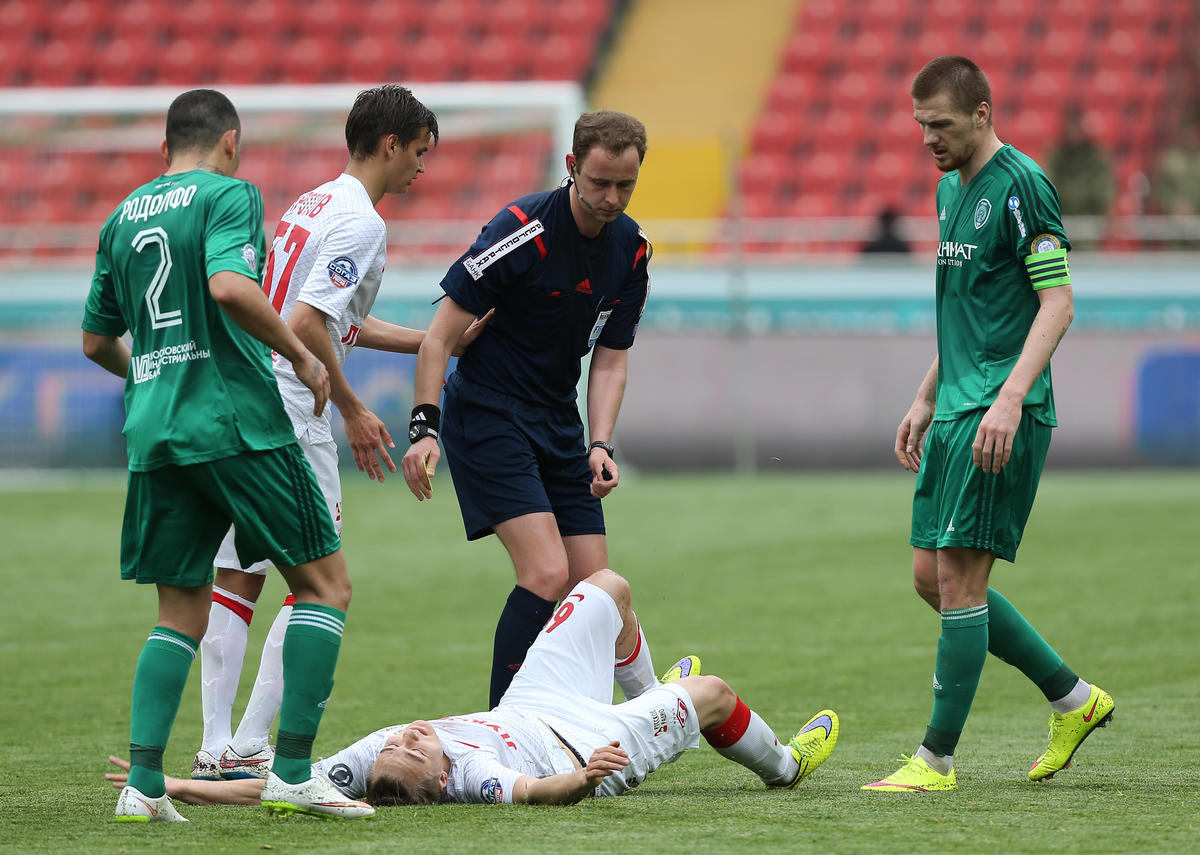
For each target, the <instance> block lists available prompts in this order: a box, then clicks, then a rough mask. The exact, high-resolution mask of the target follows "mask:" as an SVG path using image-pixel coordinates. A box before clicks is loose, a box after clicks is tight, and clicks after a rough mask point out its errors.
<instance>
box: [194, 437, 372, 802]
mask: <svg viewBox="0 0 1200 855" xmlns="http://www.w3.org/2000/svg"><path fill="white" fill-rule="evenodd" d="M210 466H211V481H210V485H209V490H210V493H211V495H213V496H219V497H221V498H222V499H223V500H224V501H225V502H226V504H227V505H228V507H229V514H230V516H231V517H232V519H233V522H234V524H235V526H236V528H237V549H238V554H239V555H241V556H242V557H243V558H244V559H245V560H249V561H257V560H262V559H267V560H270V561H271V562H272V563H273V564H274V565H275V566H276V567H278V568H279V570H280V572H281V573H282V574H283V576H284V578H285V579H286V580H287V582H288V586H289V588H290V589H291V591H292V593H293V594H295V596H296V605H295V606H294V607H293V609H292V615H291V618H290V619H289V621H288V627H287V632H286V634H285V638H284V646H283V680H284V694H283V701H282V706H281V709H280V715H279V737H278V742H277V745H276V751H275V759H274V763H273V765H272V772H271V773H270V774H269V775H268V778H267V784H266V786H265V787H264V789H263V804H264V805H266V806H267V807H268V808H269V809H271V810H273V811H275V812H283V813H293V812H303V813H320V814H323V815H330V816H342V817H355V816H369V815H371V814H372V813H373V811H372V810H371V808H370V807H369V806H366V805H363V804H361V803H359V802H346V800H345V799H344V798H342V797H341V796H340V794H339V793H338V792H337V790H336V789H335V788H334V787H333V785H332V784H330V783H329V782H328V781H326V780H324V779H321V778H313V777H312V775H311V768H310V764H311V760H312V744H313V741H314V740H315V738H316V733H317V728H318V726H319V724H320V720H321V714H322V712H323V711H324V707H325V704H326V702H327V701H328V699H329V695H330V692H331V690H332V688H333V673H334V669H335V667H336V665H337V657H338V651H339V649H340V648H341V641H342V632H343V630H344V627H345V618H346V609H347V607H348V606H349V604H350V577H349V574H348V573H347V571H346V562H345V559H344V558H343V556H342V551H341V543H340V540H339V539H338V536H337V532H336V531H335V529H334V524H333V518H332V517H331V516H330V513H329V509H328V507H327V506H326V504H325V502H324V500H323V497H322V495H321V490H320V488H319V487H318V486H317V481H316V477H315V476H314V475H313V470H312V466H311V465H310V464H309V462H308V460H307V459H306V458H305V456H304V454H303V453H302V452H301V451H300V448H299V446H297V445H296V444H295V443H291V444H288V445H285V446H282V447H280V448H276V449H272V450H270V451H263V452H257V453H253V454H245V455H241V456H240V457H237V458H228V459H226V460H220V461H215V462H214V463H213V464H210Z"/></svg>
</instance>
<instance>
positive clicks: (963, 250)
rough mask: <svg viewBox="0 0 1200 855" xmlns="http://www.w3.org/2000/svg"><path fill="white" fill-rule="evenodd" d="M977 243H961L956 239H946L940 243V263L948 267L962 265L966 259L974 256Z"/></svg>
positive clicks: (977, 246)
mask: <svg viewBox="0 0 1200 855" xmlns="http://www.w3.org/2000/svg"><path fill="white" fill-rule="evenodd" d="M977 249H979V244H977V243H959V242H958V241H954V240H944V241H942V242H941V243H939V244H938V265H939V266H947V267H962V266H963V262H964V261H971V260H972V259H973V258H974V255H975V250H977Z"/></svg>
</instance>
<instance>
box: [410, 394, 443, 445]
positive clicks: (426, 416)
mask: <svg viewBox="0 0 1200 855" xmlns="http://www.w3.org/2000/svg"><path fill="white" fill-rule="evenodd" d="M441 428H442V411H441V408H440V407H438V405H437V404H419V405H417V406H415V407H413V411H412V418H411V419H410V420H409V422H408V441H409V442H410V443H412V442H416V441H417V440H418V439H421V438H422V437H426V436H431V437H433V438H434V439H437V438H438V432H439V431H440V430H441Z"/></svg>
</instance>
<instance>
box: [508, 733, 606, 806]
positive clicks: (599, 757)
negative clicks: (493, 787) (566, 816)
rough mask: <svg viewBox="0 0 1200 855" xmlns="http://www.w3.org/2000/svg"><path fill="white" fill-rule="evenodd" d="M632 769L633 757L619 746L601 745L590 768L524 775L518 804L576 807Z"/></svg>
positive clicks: (517, 792)
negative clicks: (610, 779) (605, 782)
mask: <svg viewBox="0 0 1200 855" xmlns="http://www.w3.org/2000/svg"><path fill="white" fill-rule="evenodd" d="M628 765H629V755H628V754H626V753H625V750H624V749H623V748H621V744H620V743H619V742H615V741H614V742H610V743H609V744H608V745H601V746H600V747H599V748H597V749H596V750H595V751H594V752H592V756H591V759H589V760H588V764H587V766H585V767H583V768H582V769H576V770H575V771H574V772H565V773H563V774H561V775H549V776H547V777H545V778H534V777H531V776H529V775H522V776H521V777H520V778H517V783H516V786H515V787H514V788H513V802H514V803H515V804H532V805H573V804H575V803H576V802H578V801H580V800H581V799H583V798H586V797H587V796H588V795H590V794H591V793H592V791H593V790H595V789H596V787H597V786H598V785H599V784H600V782H601V781H603V780H604V779H605V778H607V777H608V776H609V775H611V774H613V773H614V772H619V771H621V770H622V769H624V768H625V767H626V766H628Z"/></svg>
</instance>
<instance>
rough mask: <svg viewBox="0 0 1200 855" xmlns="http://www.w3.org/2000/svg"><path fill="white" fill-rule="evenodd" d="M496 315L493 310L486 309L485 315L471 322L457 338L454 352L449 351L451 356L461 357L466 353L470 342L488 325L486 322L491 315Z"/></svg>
mask: <svg viewBox="0 0 1200 855" xmlns="http://www.w3.org/2000/svg"><path fill="white" fill-rule="evenodd" d="M494 314H496V310H495V309H488V310H487V314H486V315H484V316H483V317H482V318H476V319H475V320H473V321H471V325H470V326H469V327H467V328H466V330H465V331H464V332H463V334H462V335H461V336H459V338H458V344H456V345H454V350H453V351H451V354H450V355H451V356H462V355H463V354H464V353H466V352H467V348H468V347H470V346H471V342H473V341H475V339H477V338H479V334H480V333H481V332H483V328H484V327H486V326H487V325H488V321H490V320H491V319H492V315H494Z"/></svg>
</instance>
